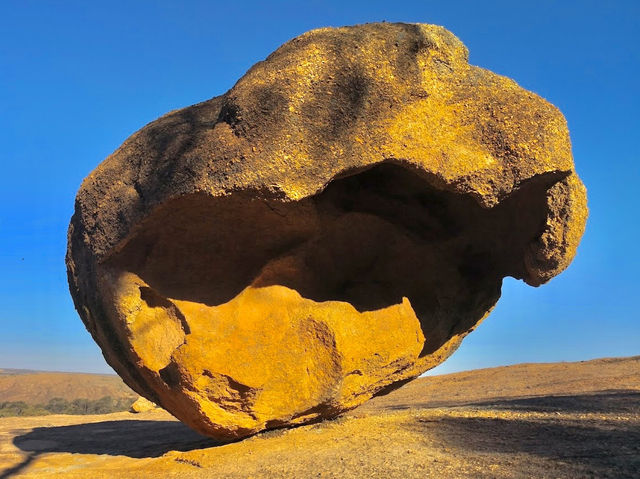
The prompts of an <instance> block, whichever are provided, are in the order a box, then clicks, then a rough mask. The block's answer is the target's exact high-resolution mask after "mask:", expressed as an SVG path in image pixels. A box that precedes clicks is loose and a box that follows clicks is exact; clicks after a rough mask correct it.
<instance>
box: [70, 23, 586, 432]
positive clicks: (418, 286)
mask: <svg viewBox="0 0 640 479" xmlns="http://www.w3.org/2000/svg"><path fill="white" fill-rule="evenodd" d="M586 216H587V210H586V195H585V189H584V187H583V185H582V184H581V182H580V180H579V179H578V177H577V176H576V174H575V171H574V168H573V161H572V156H571V147H570V141H569V135H568V131H567V127H566V123H565V120H564V118H563V116H562V114H561V113H560V112H559V111H558V110H557V109H556V108H555V107H554V106H552V105H550V104H549V103H547V102H546V101H545V100H543V99H542V98H540V97H538V96H536V95H534V94H533V93H530V92H527V91H525V90H523V89H522V88H520V87H519V86H518V85H517V84H516V83H515V82H513V81H512V80H509V79H507V78H504V77H501V76H498V75H495V74H493V73H491V72H489V71H487V70H483V69H481V68H478V67H474V66H470V65H469V64H468V63H467V50H466V48H465V47H464V45H463V44H462V43H461V42H460V41H459V40H458V39H457V38H456V37H455V36H454V35H452V34H451V33H449V32H448V31H447V30H445V29H444V28H442V27H438V26H433V25H410V24H389V23H383V24H368V25H363V26H356V27H345V28H337V29H332V28H331V29H330V28H327V29H320V30H314V31H312V32H309V33H306V34H304V35H302V36H300V37H298V38H296V39H294V40H292V41H290V42H288V43H286V44H285V45H283V46H282V47H280V48H279V49H278V50H277V51H275V52H274V53H273V54H271V55H270V56H269V57H268V58H267V59H266V60H265V61H263V62H260V63H258V64H256V65H255V66H253V67H252V68H251V69H250V70H249V71H248V72H247V74H246V75H245V76H244V77H243V78H241V79H240V80H239V81H238V83H237V84H236V85H235V86H234V87H233V88H232V89H231V90H229V91H228V92H227V93H226V94H224V95H222V96H220V97H216V98H213V99H211V100H209V101H206V102H203V103H200V104H197V105H194V106H191V107H189V108H185V109H182V110H178V111H175V112H172V113H169V114H167V115H165V116H164V117H162V118H160V119H159V120H156V121H154V122H152V123H150V124H149V125H147V126H146V127H144V128H143V129H142V130H140V131H138V132H137V133H135V134H134V135H133V136H132V137H131V138H129V139H128V140H127V141H126V142H125V143H124V144H123V145H122V146H121V147H120V148H119V149H118V150H117V151H116V152H115V153H114V154H113V155H111V156H110V157H109V158H107V159H106V160H105V161H104V162H103V163H102V164H101V165H100V166H99V167H98V168H97V169H96V170H95V171H93V172H92V173H91V174H90V175H89V177H88V178H87V179H86V180H85V181H84V182H83V184H82V187H81V189H80V192H79V193H78V197H77V200H76V211H75V214H74V216H73V218H72V220H71V225H70V229H69V248H68V254H67V264H68V274H69V283H70V287H71V293H72V295H73V298H74V301H75V304H76V308H77V309H78V312H79V313H80V316H81V317H82V319H83V321H84V323H85V325H86V327H87V329H88V330H89V331H90V333H91V334H92V335H93V337H94V339H95V340H96V342H97V343H98V344H99V345H100V346H101V348H102V350H103V353H104V355H105V358H106V359H107V361H108V362H109V364H110V365H111V366H113V368H114V369H115V370H116V371H117V372H118V373H119V374H120V375H121V376H122V377H123V379H124V380H125V381H126V382H127V384H129V385H130V386H131V387H132V388H133V389H134V390H136V391H137V392H138V393H139V394H141V395H143V396H145V397H147V398H148V399H150V400H152V401H154V402H156V403H157V404H160V405H162V406H163V407H164V408H166V409H167V410H169V411H170V412H171V413H173V414H174V415H175V416H176V417H178V418H179V419H181V420H182V421H184V422H185V423H187V424H189V425H190V426H191V427H193V428H194V429H196V430H198V431H200V432H202V433H204V434H208V435H210V436H213V437H217V438H222V439H225V438H237V437H242V436H246V435H249V434H252V433H254V432H256V431H259V430H262V429H265V428H273V427H279V426H283V425H291V424H300V423H304V422H309V421H313V420H316V419H319V418H324V417H331V416H334V415H336V414H339V413H340V412H342V411H345V410H347V409H350V408H353V407H355V406H357V405H359V404H361V403H363V402H364V401H366V400H367V399H369V398H370V397H372V396H373V395H375V394H379V393H383V392H386V391H388V390H389V389H391V388H393V387H397V386H398V385H400V384H402V383H403V382H404V381H407V380H410V379H412V378H415V377H416V376H418V375H419V374H420V373H422V372H424V371H425V370H427V369H430V368H432V367H434V366H435V365H437V364H439V363H440V362H442V361H443V360H444V359H446V358H447V357H448V356H449V355H450V354H451V353H452V352H453V351H454V350H455V348H456V347H457V346H458V345H459V344H460V342H461V340H462V338H463V337H464V336H465V335H466V334H468V333H469V332H470V331H471V330H473V328H474V327H475V326H476V325H477V324H478V323H479V322H480V321H481V320H482V319H483V318H484V317H485V316H486V315H487V314H488V312H489V311H490V310H491V308H492V307H493V306H494V304H495V303H496V301H497V300H498V298H499V296H500V287H501V282H502V278H503V277H505V276H513V277H515V278H520V279H523V280H524V281H526V282H527V283H528V284H530V285H534V286H537V285H540V284H542V283H544V282H546V281H548V280H549V279H550V278H552V277H553V276H555V275H556V274H558V273H560V272H561V271H562V270H564V269H565V268H566V267H567V265H568V264H569V262H570V261H571V259H572V258H573V256H574V254H575V251H576V247H577V245H578V242H579V240H580V237H581V235H582V233H583V230H584V225H585V220H586Z"/></svg>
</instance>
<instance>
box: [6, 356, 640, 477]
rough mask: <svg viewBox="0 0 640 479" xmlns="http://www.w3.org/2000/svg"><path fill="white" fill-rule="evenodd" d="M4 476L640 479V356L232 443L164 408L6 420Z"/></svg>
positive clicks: (509, 370)
mask: <svg viewBox="0 0 640 479" xmlns="http://www.w3.org/2000/svg"><path fill="white" fill-rule="evenodd" d="M9 477H32V478H36V477H37V478H52V477H69V478H102V477H105V478H106V477H109V478H120V477H123V478H143V477H144V478H147V477H148V478H156V477H157V478H160V477H163V478H164V477H167V478H200V477H206V478H217V477H220V478H249V477H255V478H258V477H269V478H271V477H296V478H298V477H299V478H308V477H326V478H334V477H335V478H343V477H358V478H368V477H371V478H406V477H420V478H429V477H434V478H459V477H491V478H494V477H495V478H507V477H509V478H513V477H518V478H520V477H521V478H531V477H539V478H546V477H549V478H559V477H562V478H581V477H593V478H606V477H611V478H614V477H615V478H624V477H628V478H634V477H635V478H638V477H640V358H638V357H636V358H626V359H614V360H610V359H609V360H596V361H589V362H582V363H561V364H549V365H519V366H512V367H505V368H496V369H488V370H480V371H472V372H467V373H460V374H454V375H447V376H436V377H430V378H423V379H419V380H416V381H414V382H412V383H410V384H408V385H406V386H404V387H402V388H400V389H398V390H396V391H394V392H392V393H390V394H388V395H386V396H382V397H378V398H374V399H373V400H372V401H370V402H369V403H368V404H366V405H364V406H362V407H360V408H358V409H356V410H354V411H351V412H350V413H348V414H345V415H343V416H342V417H340V418H338V419H335V420H332V421H325V422H322V423H319V424H314V425H308V426H302V427H298V428H295V429H288V430H277V431H270V432H266V433H263V434H259V435H256V436H254V437H252V438H249V439H246V440H244V441H240V442H236V443H231V444H216V443H215V442H213V441H211V440H209V439H207V438H204V437H202V436H200V435H198V434H196V433H194V432H192V431H191V430H189V429H188V428H187V427H185V426H183V425H182V424H181V423H179V422H178V421H176V420H175V419H173V417H172V416H170V415H169V414H167V413H165V412H163V411H157V412H151V413H144V414H138V415H134V414H130V413H115V414H108V415H98V416H64V415H56V416H42V417H32V418H6V419H0V479H5V478H9Z"/></svg>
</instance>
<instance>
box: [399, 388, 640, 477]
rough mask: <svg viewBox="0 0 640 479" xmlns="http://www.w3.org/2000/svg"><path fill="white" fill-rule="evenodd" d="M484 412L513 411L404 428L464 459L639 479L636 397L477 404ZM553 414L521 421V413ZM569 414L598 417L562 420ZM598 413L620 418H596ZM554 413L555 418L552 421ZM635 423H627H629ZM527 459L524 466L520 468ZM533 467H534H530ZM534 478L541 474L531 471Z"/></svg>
mask: <svg viewBox="0 0 640 479" xmlns="http://www.w3.org/2000/svg"><path fill="white" fill-rule="evenodd" d="M474 406H480V407H481V408H482V409H484V408H485V407H486V409H488V410H502V411H504V410H505V409H506V410H511V411H512V412H513V413H514V414H513V416H510V415H509V414H507V415H505V416H504V417H496V418H487V417H478V416H476V417H473V415H472V416H471V417H459V416H457V417H454V416H450V417H447V416H445V417H438V418H436V419H433V420H430V419H426V420H420V419H418V420H417V421H415V422H411V423H408V424H407V425H406V426H407V427H408V428H410V429H411V430H413V431H415V432H418V433H420V435H421V436H423V437H424V438H425V445H426V442H428V441H427V438H431V437H433V436H434V435H435V436H437V437H438V438H439V439H440V440H442V441H443V442H444V443H446V444H447V445H448V446H450V447H452V448H454V449H457V450H460V451H462V453H463V454H469V453H480V454H491V455H493V456H494V457H495V458H499V457H500V455H501V454H507V455H513V454H516V455H523V456H540V457H544V458H547V459H553V460H554V462H556V463H559V464H562V463H565V464H571V465H572V466H573V467H576V468H578V469H581V468H582V469H583V470H584V471H585V472H587V471H588V472H589V473H590V474H594V473H595V474H597V477H640V422H639V421H638V420H637V417H638V416H637V414H638V412H640V392H630V391H622V392H611V391H610V392H604V393H598V394H584V395H575V396H544V397H537V398H529V399H514V400H502V401H490V402H482V403H478V404H475V405H474ZM523 412H546V413H549V412H551V413H553V414H552V415H550V416H547V417H544V418H540V419H538V418H533V419H531V418H526V417H525V418H523V417H522V416H521V415H520V414H519V413H523ZM567 413H577V414H581V413H596V417H593V415H592V416H588V417H586V418H575V416H574V418H566V416H565V417H563V414H567ZM598 413H609V414H611V413H613V414H621V415H624V416H613V417H612V416H611V415H609V416H607V417H603V416H601V417H597V414H598ZM556 414H557V416H556ZM634 416H635V417H636V419H625V417H626V418H629V417H631V418H633V417H634ZM524 463H526V460H525V461H523V464H524ZM532 467H533V466H532ZM529 472H530V473H531V474H532V476H531V477H535V476H536V474H538V473H539V472H540V471H536V470H531V471H529Z"/></svg>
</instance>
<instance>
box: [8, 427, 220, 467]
mask: <svg viewBox="0 0 640 479" xmlns="http://www.w3.org/2000/svg"><path fill="white" fill-rule="evenodd" d="M13 443H14V444H15V445H16V446H17V447H18V448H20V449H22V450H23V451H25V452H32V453H37V454H42V453H45V452H70V453H79V454H108V455H110V456H129V457H133V458H145V457H158V456H161V455H163V454H165V453H166V452H168V451H190V450H192V449H201V448H205V447H212V446H217V445H220V443H219V442H216V441H214V440H213V439H209V438H206V437H204V436H201V435H200V434H198V433H196V432H194V431H192V430H191V429H189V428H188V427H187V426H185V425H184V424H182V423H180V422H177V421H141V420H125V421H104V422H96V423H89V424H77V425H72V426H58V427H39V428H36V429H34V430H33V431H31V432H29V433H27V434H23V435H21V436H17V437H16V438H15V439H14V440H13Z"/></svg>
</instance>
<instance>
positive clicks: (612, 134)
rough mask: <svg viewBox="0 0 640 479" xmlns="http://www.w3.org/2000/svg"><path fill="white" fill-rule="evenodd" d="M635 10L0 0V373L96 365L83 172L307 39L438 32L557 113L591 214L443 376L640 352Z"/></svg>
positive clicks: (547, 5)
mask: <svg viewBox="0 0 640 479" xmlns="http://www.w3.org/2000/svg"><path fill="white" fill-rule="evenodd" d="M639 5H640V2H636V1H628V2H623V1H618V2H602V1H560V0H559V1H529V2H514V1H508V2H507V1H499V2H491V1H484V2H478V1H453V0H450V1H437V2H436V1H428V0H421V1H415V2H403V1H400V0H397V1H393V2H389V1H384V2H382V1H372V0H369V1H363V2H353V1H344V0H341V1H332V2H321V1H307V2H267V1H262V2H261V1H256V2H240V1H239V2H230V1H229V2H213V1H211V2H197V1H184V2H177V1H176V2H168V1H151V0H149V1H136V2H130V1H126V2H125V1H115V0H110V1H108V2H96V1H91V2H87V1H56V2H54V1H44V0H43V1H38V2H36V1H20V0H15V1H9V0H5V1H2V2H1V3H0V146H1V148H0V162H1V165H2V179H1V180H0V181H1V182H2V187H1V188H0V367H17V368H36V369H51V370H72V371H96V372H105V371H108V370H109V368H108V366H107V365H106V363H105V362H104V360H103V359H102V356H101V355H100V353H99V350H98V348H97V346H95V345H94V343H93V341H92V340H91V338H90V336H89V334H88V333H87V332H86V331H85V329H84V326H83V325H82V323H81V321H80V319H79V318H78V317H77V315H76V313H75V311H74V309H73V305H72V302H71V298H70V296H69V293H68V289H67V281H66V273H65V265H64V253H65V245H66V230H67V225H68V221H69V218H70V216H71V214H72V211H73V201H74V197H75V193H76V191H77V189H78V187H79V186H80V182H81V181H82V179H83V178H84V177H85V176H86V175H87V174H88V173H89V172H90V171H91V170H92V169H93V168H95V166H96V165H97V164H98V163H99V162H100V161H102V160H103V159H104V158H105V157H106V156H107V155H108V154H109V153H111V152H112V151H113V150H114V149H116V148H117V147H118V146H119V145H120V144H121V143H122V142H123V141H124V140H125V139H126V138H127V137H128V136H129V135H130V134H131V133H133V132H134V131H136V130H137V129H139V128H140V127H142V126H143V125H144V124H146V123H148V122H149V121H151V120H154V119H155V118H157V117H159V116H160V115H162V114H164V113H166V112H168V111H169V110H173V109H176V108H180V107H183V106H187V105H191V104H193V103H195V102H199V101H202V100H205V99H208V98H210V97H213V96H216V95H219V94H221V93H224V92H225V91H226V90H227V89H228V88H230V87H231V86H232V85H233V83H234V82H235V81H236V80H237V79H238V78H239V77H240V76H241V75H242V74H243V73H244V72H245V71H246V70H247V69H248V68H249V67H250V66H251V65H252V64H254V63H255V62H257V61H259V60H262V59H263V58H264V57H266V56H267V55H268V54H269V53H270V52H271V51H273V50H274V49H275V48H277V47H278V46H279V45H280V44H282V43H283V42H285V41H287V40H289V39H291V38H293V37H295V36H296V35H298V34H301V33H303V32H305V31H307V30H310V29H312V28H317V27H324V26H339V25H349V24H356V23H364V22H372V21H381V20H386V21H404V22H425V23H435V24H439V25H444V26H445V27H446V28H448V29H449V30H451V31H452V32H454V33H455V34H456V35H457V36H458V37H459V38H460V39H461V40H462V41H463V42H464V43H465V44H466V45H467V46H468V47H469V49H470V52H471V55H470V61H471V63H473V64H476V65H480V66H483V67H485V68H488V69H490V70H493V71H495V72H497V73H500V74H504V75H507V76H509V77H511V78H513V79H515V80H516V81H517V82H518V83H520V85H522V86H523V87H525V88H527V89H530V90H532V91H534V92H536V93H538V94H539V95H541V96H543V97H544V98H546V99H548V100H549V101H551V102H552V103H554V104H555V105H557V106H558V107H559V108H560V109H561V110H562V111H563V113H564V114H565V116H566V117H567V120H568V122H569V128H570V130H571V137H572V141H573V148H574V156H575V161H576V166H577V170H578V173H579V174H580V176H581V177H582V179H583V181H584V182H585V184H586V185H587V188H588V194H589V207H590V210H591V216H590V218H589V222H588V225H587V231H586V234H585V236H584V239H583V242H582V245H581V246H580V248H579V250H578V256H577V258H576V260H575V261H574V263H573V264H572V266H571V267H570V268H569V269H568V270H567V271H566V272H565V273H564V274H562V275H561V276H559V277H558V278H556V279H554V280H552V281H551V282H550V283H549V284H547V285H545V286H542V287H540V288H531V287H528V286H526V285H524V284H523V283H521V282H516V281H514V280H512V279H507V280H505V283H504V287H503V296H502V299H501V300H500V302H499V303H498V306H497V308H496V310H495V312H494V313H493V314H492V316H490V317H489V318H488V319H487V320H486V321H485V323H483V324H482V325H481V326H480V327H479V328H478V330H477V331H475V332H474V333H473V334H471V335H470V336H469V337H468V338H467V339H466V340H465V342H464V343H463V345H462V347H461V348H460V349H459V350H458V352H457V353H456V354H455V355H454V356H453V357H452V358H451V359H449V361H448V362H446V363H445V364H444V365H443V366H440V367H439V368H438V369H437V370H436V371H437V372H449V371H454V370H461V369H469V368H476V367H486V366H494V365H502V364H511V363H517V362H541V361H559V360H581V359H588V358H594V357H601V356H625V355H635V354H640V321H638V318H639V314H638V309H637V308H638V296H639V295H640V293H639V291H638V286H639V285H640V281H639V279H638V278H639V276H638V275H639V271H640V263H639V260H638V257H639V254H638V246H637V244H638V238H639V237H640V214H639V209H640V200H639V191H638V190H639V184H640V174H639V173H640V158H639V156H640V155H639V151H640V149H639V147H638V145H639V143H638V141H639V140H638V139H639V135H640V124H639V121H638V115H639V114H640V101H639V97H640V95H639V92H638V89H639V88H638V85H640V53H639V52H640V48H639V46H640V28H639V23H640V8H639Z"/></svg>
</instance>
